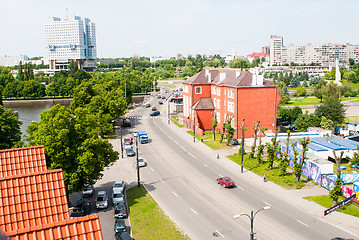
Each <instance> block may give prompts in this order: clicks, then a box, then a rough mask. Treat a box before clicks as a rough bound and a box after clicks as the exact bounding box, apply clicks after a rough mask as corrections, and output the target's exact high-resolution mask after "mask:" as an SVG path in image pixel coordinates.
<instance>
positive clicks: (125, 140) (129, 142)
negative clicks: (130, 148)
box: [123, 137, 132, 145]
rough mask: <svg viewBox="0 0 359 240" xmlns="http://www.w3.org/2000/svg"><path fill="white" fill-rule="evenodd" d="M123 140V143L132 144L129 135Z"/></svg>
mask: <svg viewBox="0 0 359 240" xmlns="http://www.w3.org/2000/svg"><path fill="white" fill-rule="evenodd" d="M123 141H124V143H125V144H126V143H127V144H130V145H131V144H132V138H130V137H126V138H125V139H124V140H123Z"/></svg>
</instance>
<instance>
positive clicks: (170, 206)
mask: <svg viewBox="0 0 359 240" xmlns="http://www.w3.org/2000/svg"><path fill="white" fill-rule="evenodd" d="M157 101H158V100H157V99H152V100H151V104H152V105H156V106H157V107H158V108H159V109H160V111H161V115H160V116H159V117H149V113H150V111H151V110H150V109H146V108H144V107H141V106H140V107H137V108H136V109H135V110H133V111H132V112H131V113H130V114H128V116H129V117H132V122H133V123H134V124H135V127H132V128H131V129H125V130H124V131H123V135H124V136H126V135H130V134H132V131H133V130H134V129H136V130H145V131H147V132H148V134H149V137H150V142H149V143H148V144H140V145H139V152H140V155H141V156H143V157H144V158H145V159H146V160H147V162H148V166H147V167H145V168H141V181H142V183H143V184H144V185H145V187H146V188H147V189H148V191H149V192H150V194H151V195H152V197H153V198H154V199H155V200H156V201H157V203H158V204H159V205H160V206H161V208H162V209H163V210H164V211H165V213H166V214H167V215H168V216H169V217H170V218H171V219H172V220H173V221H174V222H175V223H177V225H178V226H179V227H180V228H181V229H182V230H183V231H184V232H185V233H186V234H187V235H188V236H189V237H190V238H191V239H217V238H224V239H247V238H248V237H249V231H250V221H249V219H248V218H247V217H246V216H242V217H240V218H238V219H236V220H235V219H233V216H234V215H236V214H239V213H247V214H248V213H250V211H251V210H254V211H255V210H258V209H261V208H263V207H264V206H270V207H271V208H270V210H266V211H261V212H260V213H259V214H258V215H257V216H256V217H255V221H254V232H255V233H256V239H331V238H333V237H337V236H341V237H345V238H352V239H358V238H359V237H358V236H359V233H353V232H352V231H348V230H346V229H345V228H343V227H340V226H339V227H335V226H333V223H330V222H328V221H326V220H325V219H323V217H321V216H319V215H318V214H311V213H307V211H308V210H307V209H305V207H304V206H302V205H301V204H298V203H299V202H296V201H291V199H290V197H289V196H286V195H284V194H278V193H281V189H280V188H279V187H277V188H276V187H275V186H274V187H271V188H269V187H268V186H271V185H265V184H266V183H263V182H260V181H258V180H256V177H255V176H253V174H252V175H251V173H250V172H245V173H240V166H238V165H236V164H234V163H233V162H231V161H229V160H228V159H224V157H223V156H222V158H221V159H220V160H217V159H216V156H215V151H213V150H211V149H209V148H207V147H206V146H205V145H204V144H202V143H200V142H196V143H193V142H192V137H191V136H189V135H188V134H187V133H185V131H179V128H178V127H177V126H174V124H172V123H171V124H168V123H167V118H166V117H167V114H166V112H165V109H166V110H167V106H166V104H164V105H163V106H159V105H157ZM111 142H112V144H113V145H114V148H115V149H116V150H117V151H120V143H119V139H116V140H113V141H111ZM135 159H136V158H135V157H124V158H123V159H122V158H120V159H119V160H118V161H117V162H116V163H115V164H114V165H113V166H111V167H109V168H108V169H106V170H105V171H104V177H103V178H102V179H101V180H99V181H98V182H97V183H96V185H95V190H96V191H98V190H100V189H101V190H102V189H105V190H107V191H108V193H111V187H112V185H113V183H114V181H116V180H119V179H123V180H126V182H127V183H129V184H132V185H134V184H135V183H136V171H135ZM225 175H228V176H230V177H232V178H233V179H234V181H235V182H236V184H237V187H236V188H233V189H223V188H222V187H220V186H219V185H217V183H216V178H217V177H219V176H225ZM268 184H271V183H268ZM273 185H274V184H273ZM273 189H274V190H275V191H274V190H273ZM76 197H78V196H73V197H72V198H73V199H74V198H76ZM97 212H98V214H99V216H100V221H101V227H102V232H103V236H104V239H113V223H114V218H113V210H112V208H109V209H107V210H101V211H97Z"/></svg>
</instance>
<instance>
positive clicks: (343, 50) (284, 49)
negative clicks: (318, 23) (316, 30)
mask: <svg viewBox="0 0 359 240" xmlns="http://www.w3.org/2000/svg"><path fill="white" fill-rule="evenodd" d="M349 58H352V59H354V61H355V63H358V62H359V45H352V44H349V43H347V44H331V43H327V44H321V45H312V44H307V45H306V46H294V45H288V46H284V45H283V37H281V36H271V39H270V65H271V66H273V65H285V64H288V65H290V64H291V63H296V64H306V65H310V64H319V65H320V66H325V67H328V66H331V67H334V66H335V60H336V59H338V60H339V62H340V64H341V65H342V66H346V65H347V64H348V63H349Z"/></svg>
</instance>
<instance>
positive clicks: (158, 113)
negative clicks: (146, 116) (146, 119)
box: [150, 111, 161, 117]
mask: <svg viewBox="0 0 359 240" xmlns="http://www.w3.org/2000/svg"><path fill="white" fill-rule="evenodd" d="M160 114H161V113H160V111H153V112H151V113H150V116H151V117H153V116H158V115H160Z"/></svg>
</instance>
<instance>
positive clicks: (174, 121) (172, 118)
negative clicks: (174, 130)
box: [171, 117, 183, 128]
mask: <svg viewBox="0 0 359 240" xmlns="http://www.w3.org/2000/svg"><path fill="white" fill-rule="evenodd" d="M171 121H172V122H173V123H174V124H176V126H177V127H179V128H183V126H182V125H181V124H179V123H178V122H177V121H176V118H174V117H171Z"/></svg>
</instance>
